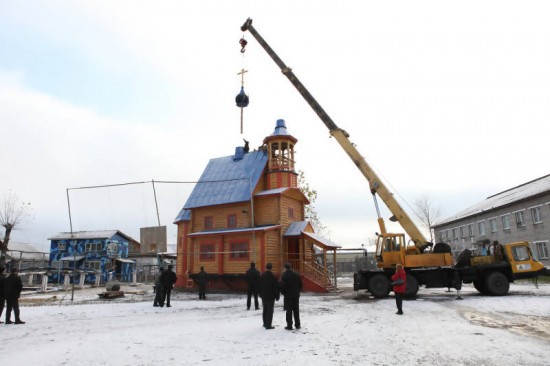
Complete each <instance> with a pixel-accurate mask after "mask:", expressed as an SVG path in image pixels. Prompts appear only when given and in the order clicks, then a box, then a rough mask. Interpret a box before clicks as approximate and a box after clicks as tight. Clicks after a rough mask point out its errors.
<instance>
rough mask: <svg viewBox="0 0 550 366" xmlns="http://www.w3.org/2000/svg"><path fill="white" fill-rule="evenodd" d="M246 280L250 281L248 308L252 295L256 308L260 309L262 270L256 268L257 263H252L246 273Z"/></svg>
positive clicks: (247, 299) (248, 307) (248, 308)
mask: <svg viewBox="0 0 550 366" xmlns="http://www.w3.org/2000/svg"><path fill="white" fill-rule="evenodd" d="M245 278H246V282H247V283H248V293H247V298H246V310H250V305H251V303H252V296H254V308H255V309H256V310H258V309H259V308H260V304H259V303H258V286H259V283H260V271H258V270H257V269H256V263H254V262H252V263H250V268H249V269H248V270H247V271H246V273H245Z"/></svg>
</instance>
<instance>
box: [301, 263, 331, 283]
mask: <svg viewBox="0 0 550 366" xmlns="http://www.w3.org/2000/svg"><path fill="white" fill-rule="evenodd" d="M303 274H304V276H306V277H309V278H311V279H313V280H315V281H316V282H318V283H319V284H320V285H322V286H324V287H327V286H328V285H331V284H332V272H331V271H329V270H328V269H326V268H324V267H323V266H321V265H319V264H318V263H304V273H303Z"/></svg>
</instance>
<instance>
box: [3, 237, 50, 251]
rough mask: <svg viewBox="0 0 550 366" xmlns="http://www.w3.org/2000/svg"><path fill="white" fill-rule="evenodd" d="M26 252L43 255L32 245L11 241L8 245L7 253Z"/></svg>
mask: <svg viewBox="0 0 550 366" xmlns="http://www.w3.org/2000/svg"><path fill="white" fill-rule="evenodd" d="M11 251H13V252H27V253H44V252H42V251H41V250H38V249H36V247H34V246H33V245H32V244H29V243H22V242H19V241H11V240H10V242H9V243H8V252H11Z"/></svg>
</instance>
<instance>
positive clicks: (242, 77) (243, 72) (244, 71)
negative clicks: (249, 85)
mask: <svg viewBox="0 0 550 366" xmlns="http://www.w3.org/2000/svg"><path fill="white" fill-rule="evenodd" d="M247 72H248V70H245V69H241V72H238V73H237V75H241V86H243V85H244V74H245V73H247Z"/></svg>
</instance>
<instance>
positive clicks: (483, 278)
mask: <svg viewBox="0 0 550 366" xmlns="http://www.w3.org/2000/svg"><path fill="white" fill-rule="evenodd" d="M456 269H457V271H459V273H460V277H461V279H462V282H464V283H473V285H474V287H475V288H476V290H477V291H479V292H480V293H481V294H483V295H492V296H503V295H506V294H507V293H508V291H509V289H510V283H511V282H514V281H516V280H520V279H536V278H537V277H538V276H541V275H542V276H544V275H550V271H548V269H547V268H546V267H545V266H544V265H543V264H542V263H541V262H539V261H538V260H537V258H536V257H535V256H534V255H533V253H532V251H531V248H530V246H529V243H528V242H526V241H520V242H513V243H508V244H504V245H502V244H499V243H496V245H495V248H494V250H493V251H492V253H491V254H489V255H472V252H471V251H470V250H468V249H465V250H464V251H462V253H461V254H460V256H459V258H458V261H457V264H456Z"/></svg>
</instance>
